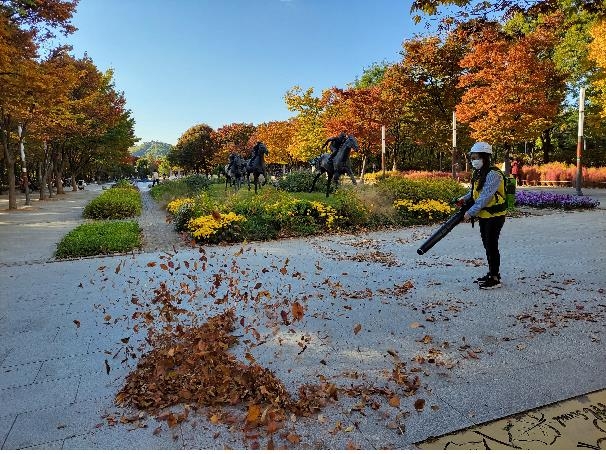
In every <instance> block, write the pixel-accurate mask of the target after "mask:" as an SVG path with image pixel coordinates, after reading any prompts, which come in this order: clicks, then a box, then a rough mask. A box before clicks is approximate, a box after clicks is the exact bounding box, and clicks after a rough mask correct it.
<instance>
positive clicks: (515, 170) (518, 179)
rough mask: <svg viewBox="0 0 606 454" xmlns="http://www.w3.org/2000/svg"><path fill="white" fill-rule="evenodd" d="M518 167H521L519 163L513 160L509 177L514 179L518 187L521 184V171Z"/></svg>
mask: <svg viewBox="0 0 606 454" xmlns="http://www.w3.org/2000/svg"><path fill="white" fill-rule="evenodd" d="M520 167H522V166H521V165H520V162H519V161H518V160H517V159H515V158H514V160H513V162H512V163H511V175H513V177H514V178H515V179H516V184H517V185H518V186H519V185H521V184H522V172H520V170H522V169H521V168H520Z"/></svg>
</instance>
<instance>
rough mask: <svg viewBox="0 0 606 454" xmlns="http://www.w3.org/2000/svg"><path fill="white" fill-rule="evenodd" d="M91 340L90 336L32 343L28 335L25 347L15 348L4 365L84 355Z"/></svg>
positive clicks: (25, 338) (25, 339) (24, 342)
mask: <svg viewBox="0 0 606 454" xmlns="http://www.w3.org/2000/svg"><path fill="white" fill-rule="evenodd" d="M89 342H90V339H88V338H74V339H73V340H71V341H69V342H61V341H58V342H45V343H43V342H39V343H33V344H30V343H29V342H27V337H24V339H23V347H22V348H15V349H13V350H12V351H11V353H9V355H8V356H7V358H6V359H5V360H4V362H3V366H4V367H6V366H12V365H17V364H28V363H32V362H37V361H45V360H50V359H59V358H65V357H69V356H74V355H82V354H84V353H86V352H87V350H88V344H89Z"/></svg>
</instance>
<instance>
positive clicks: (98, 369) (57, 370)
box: [36, 351, 128, 382]
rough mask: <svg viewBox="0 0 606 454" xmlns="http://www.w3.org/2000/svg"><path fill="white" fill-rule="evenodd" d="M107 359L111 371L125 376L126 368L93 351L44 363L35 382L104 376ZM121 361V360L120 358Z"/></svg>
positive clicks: (117, 361)
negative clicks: (99, 374) (92, 375)
mask: <svg viewBox="0 0 606 454" xmlns="http://www.w3.org/2000/svg"><path fill="white" fill-rule="evenodd" d="M106 359H107V361H108V363H109V365H110V368H111V371H113V372H114V373H118V371H119V370H120V371H121V372H120V373H122V374H124V375H126V371H127V370H128V367H126V366H124V365H122V364H120V361H119V360H118V359H112V357H111V356H109V355H106V354H105V353H104V352H102V351H95V352H92V353H87V354H84V355H74V356H69V357H66V358H60V359H54V360H48V361H44V362H43V363H42V367H41V368H40V371H39V372H38V375H37V376H36V381H37V382H38V381H47V380H57V379H60V378H68V377H73V376H75V375H82V376H86V375H89V374H97V373H101V374H106V371H105V360H106ZM120 359H121V358H120Z"/></svg>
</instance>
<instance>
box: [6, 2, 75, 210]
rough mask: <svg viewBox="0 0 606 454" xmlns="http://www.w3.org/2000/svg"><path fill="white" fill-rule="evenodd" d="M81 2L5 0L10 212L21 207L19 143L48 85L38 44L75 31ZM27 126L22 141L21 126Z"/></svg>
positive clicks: (7, 158) (7, 150) (24, 128)
mask: <svg viewBox="0 0 606 454" xmlns="http://www.w3.org/2000/svg"><path fill="white" fill-rule="evenodd" d="M76 4H77V1H75V0H74V1H64V0H52V1H35V2H32V1H29V0H4V1H2V2H1V3H0V141H1V142H2V148H3V152H4V160H5V163H4V164H5V166H6V167H7V170H8V177H9V181H8V183H9V209H16V208H17V201H16V194H15V175H14V164H15V154H16V153H17V150H18V142H19V140H23V139H24V135H25V133H26V130H27V122H28V121H30V120H31V119H32V118H33V116H34V115H35V111H36V107H37V100H36V96H35V95H36V92H37V91H38V93H39V90H37V89H39V88H40V87H42V86H43V85H44V83H43V82H42V79H43V77H41V76H42V74H43V73H42V71H41V70H40V67H39V64H38V62H37V61H36V60H35V59H36V58H37V57H38V55H37V52H38V48H37V43H39V42H42V41H44V40H46V39H48V38H51V37H53V36H54V34H55V30H59V31H61V32H62V33H64V34H69V33H72V32H73V31H75V28H74V27H73V26H72V25H71V24H70V20H71V17H72V14H73V12H74V10H75V7H76ZM19 124H20V125H21V126H22V127H23V131H24V132H23V133H22V136H21V138H18V137H17V136H16V129H17V125H19Z"/></svg>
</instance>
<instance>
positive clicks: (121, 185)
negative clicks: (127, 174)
mask: <svg viewBox="0 0 606 454" xmlns="http://www.w3.org/2000/svg"><path fill="white" fill-rule="evenodd" d="M113 187H114V188H120V189H132V188H134V186H133V185H132V183H131V182H130V181H128V180H125V179H122V180H119V181H118V182H117V183H116V184H115V185H114V186H113Z"/></svg>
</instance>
